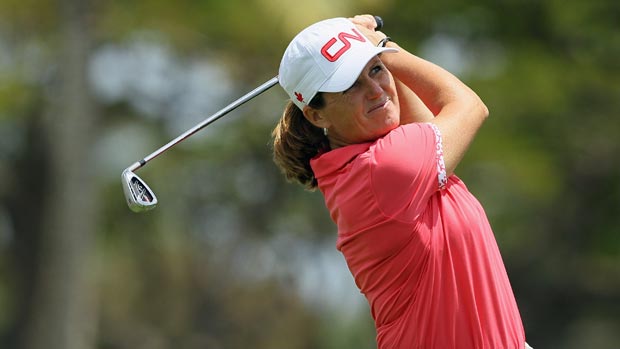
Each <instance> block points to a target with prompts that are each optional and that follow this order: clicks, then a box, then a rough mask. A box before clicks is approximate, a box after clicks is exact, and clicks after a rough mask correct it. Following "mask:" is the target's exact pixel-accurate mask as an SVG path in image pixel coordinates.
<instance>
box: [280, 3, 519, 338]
mask: <svg viewBox="0 0 620 349" xmlns="http://www.w3.org/2000/svg"><path fill="white" fill-rule="evenodd" d="M375 27H376V23H375V20H374V18H373V17H372V16H370V15H363V16H356V17H354V18H349V19H345V18H334V19H328V20H324V21H321V22H318V23H316V24H313V25H311V26H310V27H308V28H306V29H304V30H303V31H302V32H300V33H299V34H298V35H297V36H296V37H295V38H294V39H293V40H292V42H291V43H290V44H289V46H288V48H287V49H286V51H285V53H284V56H283V58H282V62H281V65H280V71H279V81H280V84H281V85H282V87H283V88H284V90H286V92H287V93H288V95H289V96H290V98H291V101H290V102H289V104H288V105H287V106H286V109H285V111H284V114H283V115H282V118H281V119H280V121H279V123H278V125H277V126H276V128H275V129H274V131H273V137H274V144H273V146H274V160H275V162H276V163H277V165H278V166H279V167H280V168H281V169H282V171H283V173H284V174H285V176H286V177H287V178H288V179H289V180H294V181H297V182H299V183H301V184H303V185H305V186H306V187H307V188H309V189H315V188H317V187H318V188H319V189H320V191H321V192H322V193H323V195H324V198H325V203H326V205H327V208H328V209H329V212H330V215H331V218H332V219H333V221H334V222H335V223H336V225H337V226H338V238H337V244H336V247H337V248H338V250H339V251H341V252H342V254H343V255H344V257H345V259H346V262H347V265H348V267H349V269H350V271H351V273H352V274H353V277H354V278H355V283H356V284H357V286H358V287H359V289H360V290H361V292H362V293H363V294H364V295H365V297H366V298H367V300H368V302H369V305H370V309H371V313H372V317H373V319H374V321H375V326H376V331H377V344H378V347H379V348H382V349H386V348H390V349H393V348H403V349H417V348H420V349H474V348H475V349H523V348H529V347H528V346H527V344H526V343H525V334H524V330H523V325H522V322H521V317H520V315H519V310H518V308H517V304H516V302H515V298H514V295H513V293H512V289H511V286H510V283H509V280H508V277H507V274H506V270H505V268H504V264H503V262H502V258H501V256H500V252H499V249H498V247H497V244H496V242H495V238H494V235H493V232H492V230H491V227H490V225H489V222H488V220H487V217H486V214H485V212H484V210H483V209H482V207H481V206H480V203H479V202H478V201H477V200H476V199H475V198H474V196H472V194H471V193H470V192H469V191H468V190H467V188H466V187H465V184H463V182H462V181H461V180H460V179H459V178H458V177H457V176H455V175H454V174H453V173H454V170H455V168H456V167H457V165H458V164H459V162H460V161H461V159H462V158H463V155H464V154H465V152H466V151H467V149H468V147H469V145H470V143H471V142H472V140H473V139H474V136H475V135H476V132H477V131H478V129H479V128H480V126H481V125H482V123H483V122H484V120H485V119H486V117H487V115H488V110H487V108H486V106H485V105H484V104H483V102H482V101H481V100H480V98H479V97H478V96H477V95H476V93H474V92H473V91H472V90H471V89H469V88H468V87H467V86H466V85H464V84H463V83H462V82H461V81H459V80H458V79H457V78H456V77H454V76H453V75H452V74H450V73H448V72H447V71H445V70H443V69H441V68H440V67H438V66H436V65H434V64H432V63H430V62H427V61H425V60H423V59H420V58H418V57H416V56H414V55H412V54H410V53H408V52H407V51H406V50H404V49H402V48H400V47H399V46H398V45H397V44H396V43H394V42H392V41H390V40H389V39H388V38H387V37H386V36H385V34H383V33H382V32H380V31H374V29H375Z"/></svg>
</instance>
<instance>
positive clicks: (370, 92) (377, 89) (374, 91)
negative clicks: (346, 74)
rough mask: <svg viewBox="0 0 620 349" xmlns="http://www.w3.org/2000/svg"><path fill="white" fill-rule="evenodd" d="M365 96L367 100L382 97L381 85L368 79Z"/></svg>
mask: <svg viewBox="0 0 620 349" xmlns="http://www.w3.org/2000/svg"><path fill="white" fill-rule="evenodd" d="M366 95H367V96H368V98H369V99H375V98H379V97H381V96H382V95H383V88H382V87H381V84H379V81H376V80H374V79H368V83H367V86H366Z"/></svg>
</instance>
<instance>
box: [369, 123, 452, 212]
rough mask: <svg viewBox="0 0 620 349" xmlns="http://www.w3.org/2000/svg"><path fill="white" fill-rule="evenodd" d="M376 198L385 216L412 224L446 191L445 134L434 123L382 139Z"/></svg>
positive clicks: (376, 152) (376, 159)
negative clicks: (443, 141)
mask: <svg viewBox="0 0 620 349" xmlns="http://www.w3.org/2000/svg"><path fill="white" fill-rule="evenodd" d="M372 157H373V162H372V166H371V180H372V188H373V191H374V196H375V197H376V199H377V201H378V204H379V206H380V207H381V209H382V210H383V212H384V214H386V215H388V216H390V217H394V218H398V219H402V220H407V221H411V220H414V219H416V218H417V217H418V216H419V215H420V213H422V212H423V211H424V209H425V208H426V206H427V204H428V200H429V199H430V197H431V195H432V194H433V193H435V192H437V191H438V190H441V189H443V188H445V185H446V182H447V176H446V168H445V164H444V160H443V148H442V143H441V133H440V132H439V129H438V128H437V127H436V126H435V125H434V124H431V123H425V124H421V123H413V124H407V125H403V126H400V127H398V128H396V129H395V130H393V131H391V132H390V133H389V134H387V135H386V136H385V137H383V138H381V139H380V140H379V141H377V143H376V144H375V147H374V149H373V152H372Z"/></svg>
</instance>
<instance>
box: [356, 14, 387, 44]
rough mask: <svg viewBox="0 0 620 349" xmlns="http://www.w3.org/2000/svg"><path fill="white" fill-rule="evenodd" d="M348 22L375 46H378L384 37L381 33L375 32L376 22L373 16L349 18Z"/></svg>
mask: <svg viewBox="0 0 620 349" xmlns="http://www.w3.org/2000/svg"><path fill="white" fill-rule="evenodd" d="M349 20H350V21H351V22H353V24H355V26H356V27H357V28H358V29H359V30H360V32H361V33H362V34H364V36H365V37H367V38H368V39H369V40H370V42H371V43H372V44H373V45H375V46H377V45H378V44H379V41H381V39H383V38H385V37H386V35H385V34H384V33H383V32H381V31H375V29H376V28H377V21H375V17H374V16H373V15H357V16H355V17H350V18H349Z"/></svg>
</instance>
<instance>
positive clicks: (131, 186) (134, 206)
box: [121, 169, 157, 212]
mask: <svg viewBox="0 0 620 349" xmlns="http://www.w3.org/2000/svg"><path fill="white" fill-rule="evenodd" d="M121 177H122V182H123V191H124V192H125V199H127V205H128V206H129V209H131V210H132V211H134V212H144V211H148V210H151V209H153V208H155V206H157V197H156V196H155V193H153V191H152V190H151V188H149V186H148V185H146V183H145V182H144V181H143V180H142V179H141V178H140V177H138V176H137V175H136V174H135V173H133V172H132V171H131V170H130V169H126V170H125V171H123V174H122V176H121Z"/></svg>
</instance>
